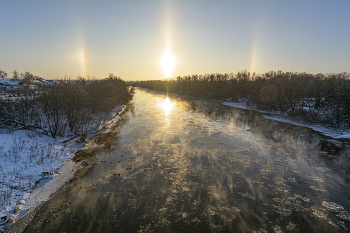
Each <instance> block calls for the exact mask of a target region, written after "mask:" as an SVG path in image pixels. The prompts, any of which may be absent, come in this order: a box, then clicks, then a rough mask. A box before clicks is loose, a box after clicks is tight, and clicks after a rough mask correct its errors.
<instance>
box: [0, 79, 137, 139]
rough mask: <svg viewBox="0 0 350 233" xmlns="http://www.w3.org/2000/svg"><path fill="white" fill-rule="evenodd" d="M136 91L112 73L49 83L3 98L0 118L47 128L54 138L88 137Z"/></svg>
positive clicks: (0, 103)
mask: <svg viewBox="0 0 350 233" xmlns="http://www.w3.org/2000/svg"><path fill="white" fill-rule="evenodd" d="M132 94H133V90H132V89H129V87H128V86H127V85H126V83H125V82H124V81H123V80H121V79H120V78H118V77H116V76H114V75H113V74H110V75H109V77H108V78H106V79H103V80H93V81H89V82H88V81H87V80H85V79H84V78H80V79H79V80H78V81H74V82H73V81H69V80H66V81H65V82H62V83H60V84H58V85H55V86H45V87H42V88H41V90H40V91H39V92H37V93H33V92H30V91H28V89H25V88H23V89H20V90H18V92H17V94H16V96H15V97H7V98H4V99H0V118H1V120H2V122H5V123H16V124H19V125H23V126H25V127H30V128H40V129H44V130H46V132H48V133H49V134H50V135H51V136H52V137H56V136H65V135H67V134H71V135H80V136H81V139H82V140H85V137H86V135H87V132H88V131H89V130H91V128H92V125H91V124H92V123H93V122H95V123H96V122H97V123H99V122H101V120H103V119H104V118H106V117H107V116H108V114H109V113H110V112H111V111H112V110H113V109H114V108H115V107H117V105H119V104H124V103H126V102H127V101H129V100H130V99H131V98H132Z"/></svg>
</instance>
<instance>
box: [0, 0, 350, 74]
mask: <svg viewBox="0 0 350 233" xmlns="http://www.w3.org/2000/svg"><path fill="white" fill-rule="evenodd" d="M0 9H1V13H0V69H1V70H5V71H6V72H7V73H8V74H9V76H10V77H11V76H12V72H13V70H14V69H17V71H19V72H25V71H29V72H31V73H33V74H35V75H39V76H41V77H43V78H46V79H56V78H57V77H58V78H63V77H64V76H65V75H67V76H70V77H71V78H75V77H76V76H77V75H81V76H86V75H90V76H91V77H93V76H95V77H96V78H105V77H107V75H108V73H113V74H115V75H117V76H119V77H121V78H122V79H124V80H143V79H162V78H164V73H163V71H162V69H161V67H160V64H159V60H160V58H161V57H162V56H163V54H164V53H165V51H166V49H167V45H169V46H170V51H171V53H172V54H173V56H174V57H175V58H176V60H177V63H176V65H175V68H174V70H173V72H172V77H175V76H178V75H180V76H182V75H190V74H205V73H231V72H234V73H236V72H238V71H241V70H248V71H250V70H253V71H256V72H259V73H263V72H267V71H270V70H275V71H277V70H282V71H294V72H310V73H338V72H344V71H347V72H349V71H350V1H349V0H329V1H323V0H317V1H308V0H300V1H299V0H293V1H290V0H288V1H282V0H279V1H277V0H276V1H274V0H266V1H263V0H257V1H253V0H251V1H250V0H240V1H233V0H231V1H229V0H226V1H220V0H215V1H214V0H213V1H209V0H208V1H206V0H201V1H199V0H197V1H195V0H178V1H171V0H169V1H161V0H152V1H151V0H140V1H135V0H123V1H107V0H106V1H89V0H85V1H73V0H69V1H68V0H67V1H64V0H61V1H59V0H57V1H50V0H42V1H34V0H33V1H24V0H23V1H16V0H0Z"/></svg>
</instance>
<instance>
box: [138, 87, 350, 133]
mask: <svg viewBox="0 0 350 233" xmlns="http://www.w3.org/2000/svg"><path fill="white" fill-rule="evenodd" d="M138 88H140V89H144V90H151V91H154V92H158V93H165V94H171V95H175V96H190V97H193V96H192V95H191V93H187V94H183V93H182V92H178V93H167V92H163V91H158V90H153V89H149V88H145V87H138ZM195 98H200V97H195ZM201 99H206V100H213V101H217V102H218V103H221V104H223V105H225V106H228V107H234V108H240V109H246V110H251V111H257V112H260V113H263V114H265V116H264V117H265V118H268V119H272V120H276V121H280V122H285V123H289V124H293V125H298V126H302V127H307V128H311V129H313V130H315V131H317V132H320V133H322V134H323V135H326V136H329V137H332V138H334V139H346V140H348V139H350V129H343V128H341V127H327V126H324V125H321V124H312V123H307V122H305V121H304V120H303V119H297V118H293V117H290V116H288V115H287V113H282V112H269V111H264V110H260V109H258V108H254V107H252V106H248V105H247V104H246V102H244V101H239V102H232V101H229V100H226V101H223V100H218V99H211V98H201Z"/></svg>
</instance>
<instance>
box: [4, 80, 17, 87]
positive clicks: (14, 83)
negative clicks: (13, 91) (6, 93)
mask: <svg viewBox="0 0 350 233" xmlns="http://www.w3.org/2000/svg"><path fill="white" fill-rule="evenodd" d="M19 83H20V82H16V81H11V80H10V81H8V82H6V83H4V84H5V85H7V86H17V85H18V84H19Z"/></svg>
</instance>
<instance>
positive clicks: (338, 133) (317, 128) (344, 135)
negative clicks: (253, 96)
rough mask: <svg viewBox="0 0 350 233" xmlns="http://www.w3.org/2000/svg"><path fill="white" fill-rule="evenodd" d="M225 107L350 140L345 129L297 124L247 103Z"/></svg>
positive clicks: (224, 103)
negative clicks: (253, 112) (259, 114)
mask: <svg viewBox="0 0 350 233" xmlns="http://www.w3.org/2000/svg"><path fill="white" fill-rule="evenodd" d="M222 104H223V105H226V106H230V107H235V108H241V109H248V110H254V111H258V112H261V113H267V114H269V115H270V116H264V117H265V118H268V119H272V120H275V121H281V122H286V123H290V124H294V125H299V126H303V127H308V128H311V129H313V130H315V131H318V132H320V133H322V134H324V135H326V136H329V137H332V138H337V139H341V138H347V139H350V130H349V129H347V130H344V129H335V128H328V127H325V126H322V125H316V124H308V123H305V122H297V121H296V120H295V119H293V118H291V117H288V116H282V115H281V114H279V113H275V112H268V111H263V110H259V109H255V108H252V107H248V106H247V104H246V103H245V102H223V103H222Z"/></svg>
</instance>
